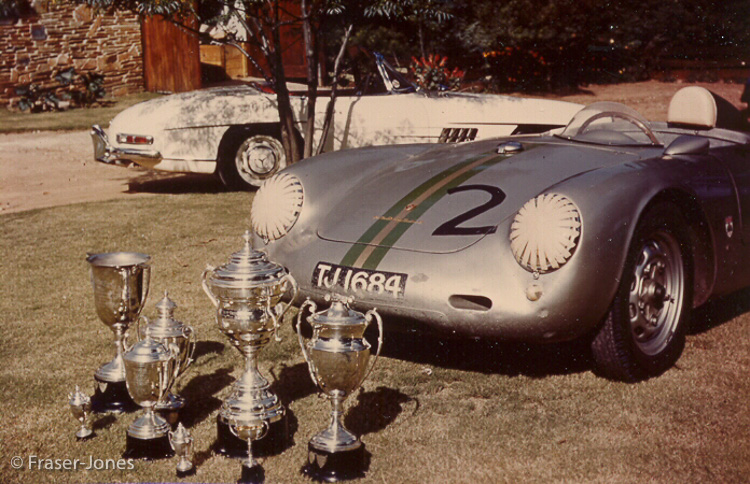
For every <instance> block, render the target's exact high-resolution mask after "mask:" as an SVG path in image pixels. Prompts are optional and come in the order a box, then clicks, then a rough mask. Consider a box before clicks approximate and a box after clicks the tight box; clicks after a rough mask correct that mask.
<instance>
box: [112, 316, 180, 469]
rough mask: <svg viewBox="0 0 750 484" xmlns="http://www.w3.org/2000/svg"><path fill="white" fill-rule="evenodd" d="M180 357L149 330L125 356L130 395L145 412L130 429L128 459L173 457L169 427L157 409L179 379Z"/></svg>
mask: <svg viewBox="0 0 750 484" xmlns="http://www.w3.org/2000/svg"><path fill="white" fill-rule="evenodd" d="M178 357H179V348H178V347H177V346H176V345H174V344H171V345H169V346H166V345H164V344H162V343H160V342H158V341H156V340H155V339H153V338H151V336H150V335H149V331H148V330H147V331H146V336H145V338H144V339H142V340H141V341H139V342H138V343H136V344H134V345H133V347H132V348H131V349H130V350H129V351H128V352H127V353H125V355H124V356H123V361H124V363H125V381H126V383H127V388H128V393H130V396H131V397H132V399H133V401H134V402H135V403H137V404H138V405H140V406H141V407H143V409H144V413H143V415H142V416H141V417H139V418H138V419H136V420H135V422H133V423H132V424H130V426H129V427H128V431H127V436H128V440H127V449H126V451H125V457H129V458H136V459H139V458H144V459H159V458H164V457H171V456H172V455H173V451H172V448H171V446H170V445H169V438H168V436H167V432H168V431H169V429H170V426H169V423H168V422H167V421H166V420H164V419H163V418H162V417H161V416H159V415H158V414H157V413H156V412H154V407H155V406H156V404H157V403H158V402H160V401H161V400H163V399H164V397H165V395H166V394H167V392H168V391H169V389H170V388H171V386H172V384H173V383H174V381H175V379H176V378H177V371H178V370H179V365H178V361H177V358H178Z"/></svg>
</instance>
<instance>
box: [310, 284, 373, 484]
mask: <svg viewBox="0 0 750 484" xmlns="http://www.w3.org/2000/svg"><path fill="white" fill-rule="evenodd" d="M326 300H327V301H331V306H330V308H328V309H327V310H326V311H321V312H318V313H316V312H315V310H316V309H317V305H316V304H315V303H314V302H312V301H311V300H310V299H307V300H306V301H305V302H304V303H303V304H302V306H300V310H299V313H298V315H297V326H296V329H297V336H298V338H299V344H300V347H301V348H302V354H303V356H304V357H305V361H306V362H307V365H308V369H309V370H310V377H311V378H312V380H313V382H314V383H315V384H316V385H317V386H318V387H319V388H320V389H321V391H322V392H323V394H325V395H326V396H327V397H328V399H329V400H330V401H331V407H332V408H331V421H330V424H329V426H328V428H326V429H324V430H323V431H321V432H319V433H318V434H316V435H315V436H313V438H312V439H310V442H309V443H308V463H307V465H305V467H303V472H304V473H305V474H308V475H309V476H311V477H313V478H314V479H318V480H324V481H327V482H335V481H339V480H344V479H353V478H356V477H361V476H362V475H363V474H364V466H365V453H364V444H363V443H362V441H361V440H360V439H359V438H358V437H357V436H356V435H354V434H353V433H352V432H350V431H349V430H347V429H346V427H344V424H343V422H342V421H341V418H342V416H343V414H344V401H345V400H346V398H347V397H348V396H349V395H350V394H351V393H353V392H354V391H355V390H356V389H357V388H359V387H360V386H361V385H362V383H363V382H364V381H365V380H366V379H367V377H368V376H369V374H370V372H371V371H372V369H373V368H374V366H375V362H376V361H377V358H378V357H379V356H380V350H381V348H382V347H383V320H382V319H381V317H380V315H379V314H378V313H377V310H375V309H372V310H370V311H368V312H367V313H365V314H362V313H360V312H357V311H353V310H352V309H350V308H349V304H351V302H352V301H353V299H352V298H346V297H343V296H339V295H336V294H330V295H327V296H326ZM308 308H309V310H310V312H311V313H312V314H311V315H310V316H308V317H307V322H308V323H309V324H310V325H311V326H312V330H313V331H312V338H310V340H309V341H308V342H307V343H306V342H305V339H304V337H303V336H302V330H301V327H300V326H301V324H302V315H303V313H304V312H305V310H306V309H308ZM373 319H374V320H376V321H377V323H378V331H379V337H378V349H377V353H376V354H375V359H374V360H373V362H372V364H371V365H370V367H369V370H368V362H369V360H370V348H371V346H370V343H368V342H367V340H365V339H364V333H365V330H366V329H367V327H368V326H369V324H370V323H371V322H372V321H373Z"/></svg>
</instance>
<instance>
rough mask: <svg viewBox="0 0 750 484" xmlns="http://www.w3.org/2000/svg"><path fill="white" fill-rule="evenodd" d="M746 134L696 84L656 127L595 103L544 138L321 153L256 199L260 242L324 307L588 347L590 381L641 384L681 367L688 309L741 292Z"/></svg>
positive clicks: (734, 116) (746, 231) (749, 209)
mask: <svg viewBox="0 0 750 484" xmlns="http://www.w3.org/2000/svg"><path fill="white" fill-rule="evenodd" d="M743 123H744V120H743V119H742V118H741V116H740V114H739V112H738V111H737V110H736V109H735V108H734V107H732V106H731V105H730V104H729V103H728V102H726V101H725V100H723V99H721V98H718V97H716V96H714V95H713V94H712V93H710V92H709V91H707V90H706V89H703V88H700V87H696V86H691V87H686V88H684V89H682V90H680V91H678V92H677V93H676V94H675V95H674V96H673V98H672V100H671V102H670V105H669V112H668V121H667V122H665V123H664V122H654V123H651V122H649V121H647V120H646V119H644V118H643V117H642V116H641V115H640V114H639V113H637V112H636V111H634V110H632V109H630V108H628V107H626V106H624V105H621V104H618V103H611V102H603V103H595V104H592V105H590V106H588V107H586V108H584V109H582V110H580V111H579V112H578V113H577V114H576V115H575V116H574V117H573V118H572V119H571V121H570V123H569V124H568V125H567V126H566V127H565V128H564V129H558V130H555V131H551V132H549V133H544V134H537V135H520V136H512V137H506V138H499V139H489V140H483V141H475V142H472V143H461V144H453V145H442V146H438V147H435V146H429V145H424V144H412V145H403V146H388V147H377V148H376V147H371V148H361V149H358V150H349V151H342V152H337V153H330V154H325V155H322V156H319V157H313V158H311V159H308V160H305V161H303V162H301V163H299V164H296V165H294V166H292V167H290V168H287V169H286V170H284V171H282V172H281V173H279V174H277V175H276V176H274V177H272V178H270V179H269V180H267V181H266V182H265V183H264V185H263V186H262V187H261V188H260V190H259V191H258V192H257V194H256V195H255V198H254V200H253V204H252V209H251V218H252V226H253V229H254V232H255V234H256V235H255V239H256V240H255V243H256V244H257V245H258V246H265V250H267V252H268V253H269V257H270V258H272V259H273V260H276V261H278V262H280V263H282V264H283V265H284V266H286V267H287V268H288V269H289V270H290V271H291V272H292V274H294V276H295V277H296V278H297V280H298V281H299V283H300V288H301V292H302V293H303V295H305V296H307V297H309V298H312V299H314V300H318V301H319V302H321V300H322V299H323V297H324V296H325V295H326V294H327V293H330V292H335V293H341V294H348V295H351V296H352V297H353V298H354V299H355V307H356V306H357V305H358V306H359V307H361V308H371V307H377V308H378V310H379V311H380V312H381V313H382V314H384V315H390V316H401V317H394V318H392V321H395V322H398V323H392V324H406V323H405V322H409V321H411V322H419V323H421V325H422V326H423V327H425V328H426V329H430V330H437V331H444V332H447V333H456V334H465V335H471V336H474V337H492V338H497V339H501V340H517V341H527V342H546V341H549V342H553V341H563V340H572V339H575V338H580V337H586V338H589V340H590V341H591V348H592V352H593V360H594V362H595V366H596V368H597V369H598V371H599V373H600V374H602V375H605V376H607V377H610V378H613V379H619V380H624V381H637V380H641V379H645V378H649V377H652V376H655V375H658V374H661V373H662V372H664V371H666V370H667V369H668V368H670V367H671V366H672V365H673V364H674V363H675V361H676V360H677V359H678V358H679V356H680V354H681V352H682V350H683V347H684V344H685V338H686V331H687V328H688V319H689V317H690V314H691V310H692V309H693V308H694V307H696V306H698V305H701V304H702V303H704V302H705V301H707V300H708V299H709V298H710V297H712V296H716V295H720V294H724V293H728V292H730V291H735V290H737V289H739V288H743V287H745V286H748V285H750V133H748V132H747V131H744V130H746V129H747V126H746V125H745V124H743ZM385 319H386V326H387V325H388V320H389V319H388V318H387V317H386V318H385ZM402 321H403V322H404V323H402ZM392 329H393V328H392Z"/></svg>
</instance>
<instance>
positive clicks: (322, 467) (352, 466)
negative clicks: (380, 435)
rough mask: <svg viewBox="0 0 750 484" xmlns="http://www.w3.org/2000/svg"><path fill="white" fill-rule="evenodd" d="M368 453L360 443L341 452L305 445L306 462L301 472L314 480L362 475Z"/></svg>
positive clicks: (346, 479) (329, 479)
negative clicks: (354, 447)
mask: <svg viewBox="0 0 750 484" xmlns="http://www.w3.org/2000/svg"><path fill="white" fill-rule="evenodd" d="M368 457H369V453H367V452H365V445H364V444H362V445H360V446H359V447H357V448H356V449H352V450H345V451H341V452H326V451H324V450H320V449H316V448H315V447H313V446H312V445H310V444H308V445H307V464H305V465H304V466H303V467H302V474H304V475H306V476H308V477H309V478H311V479H312V480H313V481H316V482H339V481H348V480H350V479H359V478H361V477H364V475H365V471H367V468H368V465H369V462H368V460H369V459H368Z"/></svg>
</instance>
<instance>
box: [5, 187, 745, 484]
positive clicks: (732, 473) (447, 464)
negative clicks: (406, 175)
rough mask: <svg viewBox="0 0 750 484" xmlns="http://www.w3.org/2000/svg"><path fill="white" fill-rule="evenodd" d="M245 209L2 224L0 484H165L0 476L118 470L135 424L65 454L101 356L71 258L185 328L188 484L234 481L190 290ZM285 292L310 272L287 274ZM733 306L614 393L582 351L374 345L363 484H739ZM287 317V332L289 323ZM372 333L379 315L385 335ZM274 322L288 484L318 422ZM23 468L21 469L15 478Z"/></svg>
mask: <svg viewBox="0 0 750 484" xmlns="http://www.w3.org/2000/svg"><path fill="white" fill-rule="evenodd" d="M251 199H252V195H251V194H246V193H219V194H189V195H170V196H159V197H143V198H137V199H130V200H118V201H112V202H104V203H93V204H78V205H70V206H66V207H59V208H54V209H46V210H36V211H30V212H24V213H20V214H7V215H2V216H0V230H1V231H2V234H3V235H2V244H0V257H2V260H3V264H2V266H0V278H1V279H2V281H3V282H2V284H1V285H0V385H2V388H3V390H4V391H3V397H2V400H1V402H2V403H0V409H1V412H2V416H3V425H2V426H0V459H2V465H0V482H23V483H46V482H49V483H51V482H174V481H178V479H177V478H176V477H175V474H174V465H175V463H176V462H175V461H174V460H166V461H155V462H140V461H139V462H136V463H135V468H134V469H133V470H122V471H117V470H108V471H82V470H79V471H64V470H60V471H51V470H29V469H28V467H26V468H25V469H24V470H14V469H12V468H11V467H10V459H11V457H12V456H21V457H23V458H24V459H28V458H29V456H31V455H35V456H37V457H38V458H45V459H76V458H77V459H81V460H85V461H88V458H89V456H93V458H100V459H117V458H119V457H120V455H121V453H122V452H123V451H124V448H125V431H126V428H127V426H128V425H129V424H130V423H131V422H132V421H133V420H134V419H135V415H133V414H129V415H123V416H119V417H117V418H113V417H103V418H100V419H99V420H98V421H97V422H96V423H95V429H96V437H95V438H94V439H92V440H89V441H86V442H76V441H75V438H74V432H75V431H76V428H77V425H76V422H74V421H73V419H72V417H71V415H70V412H69V409H68V405H67V394H68V393H69V392H70V391H72V390H73V388H74V386H75V385H80V386H81V387H82V388H83V389H84V390H85V391H87V393H89V394H91V393H92V391H93V372H94V371H95V370H96V368H97V367H98V366H99V365H100V364H101V363H103V362H105V361H106V360H108V359H110V358H111V356H112V355H111V352H112V347H111V332H110V331H109V329H107V328H106V327H105V326H104V325H103V324H102V323H101V322H100V321H99V320H98V318H97V317H96V313H95V309H94V304H93V295H92V289H91V286H90V282H89V275H88V267H87V264H86V262H85V260H84V259H85V255H86V253H87V252H104V251H114V250H132V251H139V252H145V253H148V254H150V255H151V256H152V258H153V275H152V284H151V296H150V298H149V301H148V303H147V305H146V309H145V311H144V314H145V315H146V316H148V317H152V316H153V315H154V314H155V312H156V311H155V308H154V304H155V303H156V302H157V301H158V300H159V299H160V297H161V294H162V293H163V291H164V290H165V289H168V290H169V294H170V297H171V298H172V299H173V300H174V301H175V302H176V303H177V305H178V308H177V311H176V314H175V316H176V317H177V318H178V319H180V320H181V321H183V322H185V323H187V324H190V325H193V326H194V327H195V329H196V331H197V334H198V340H199V345H198V355H199V356H198V358H197V361H196V362H195V363H194V364H193V366H192V367H191V368H190V369H189V370H188V371H187V373H186V374H185V375H183V377H182V379H181V381H180V382H179V383H178V385H177V390H178V392H180V393H181V394H183V395H184V396H185V397H187V398H188V401H189V406H188V407H187V408H186V409H185V410H184V413H183V415H182V420H183V422H185V424H186V425H187V427H188V428H189V430H190V431H191V432H192V434H193V436H194V438H195V441H196V444H195V456H196V463H197V475H196V476H194V477H189V478H185V479H179V481H183V482H236V481H237V479H238V478H239V475H240V464H239V462H238V461H235V460H231V459H225V458H222V457H219V456H216V455H213V454H212V453H211V451H210V448H211V445H212V444H213V442H214V439H215V415H216V412H217V411H218V408H219V405H220V402H221V400H222V399H223V398H225V397H226V396H227V394H228V392H229V384H230V382H231V381H232V380H233V379H234V378H236V377H237V376H238V375H239V374H240V365H241V361H240V357H239V354H238V353H237V352H236V351H234V350H233V349H232V348H231V347H230V345H229V344H228V342H227V340H226V338H225V337H224V336H223V335H222V334H221V333H220V332H219V330H218V329H217V328H216V327H215V321H214V308H213V306H212V305H211V303H210V301H209V300H208V298H207V297H206V296H205V295H204V294H203V292H202V290H201V287H200V275H201V272H202V271H203V269H204V267H205V265H206V263H210V264H213V265H221V264H224V263H225V262H227V260H228V258H229V256H230V255H231V254H232V253H233V252H235V251H236V250H239V248H240V247H241V243H242V241H241V237H240V236H241V234H242V232H243V231H244V229H245V228H246V227H247V226H248V223H249V213H250V210H249V209H250V203H251ZM295 276H296V277H297V278H304V277H309V275H306V274H296V275H295ZM749 295H750V293H748V292H745V293H742V294H739V295H735V296H732V297H730V298H728V299H725V300H723V301H721V302H719V303H717V304H714V305H712V306H709V308H707V309H703V310H701V311H699V312H698V313H697V319H698V322H699V328H700V329H699V330H698V331H697V332H695V333H694V334H692V335H691V336H689V339H688V344H687V348H686V352H685V354H684V356H683V357H682V359H681V360H680V361H679V362H678V367H677V368H674V369H672V370H670V371H669V372H667V373H666V374H665V375H663V376H661V377H659V378H655V379H653V380H649V381H646V382H643V383H639V384H635V385H628V384H621V383H615V382H611V381H607V380H604V379H602V378H600V377H597V376H595V375H594V374H593V373H592V371H591V367H590V362H589V360H588V358H587V356H586V354H585V351H584V350H583V349H582V347H581V346H580V345H558V346H549V347H530V346H525V345H507V344H505V345H503V344H493V343H489V342H465V341H464V342H449V341H440V340H436V339H433V338H428V337H422V336H420V337H412V338H409V339H407V338H404V337H400V336H398V335H395V334H391V333H388V334H387V335H386V342H385V345H384V351H385V353H386V355H385V356H384V357H382V358H381V360H380V361H379V362H378V364H377V366H376V368H375V370H374V371H373V373H372V375H371V377H370V379H369V380H368V381H366V382H365V384H364V387H363V390H362V391H361V392H359V393H357V394H355V395H352V396H351V397H350V399H349V400H348V401H347V407H348V413H347V416H346V419H345V422H346V425H347V426H348V427H349V428H350V429H351V430H353V431H355V432H356V433H358V434H359V435H361V436H362V440H363V441H364V442H365V444H366V446H367V450H368V451H369V452H370V453H371V454H372V457H371V463H370V468H369V471H368V474H367V477H366V478H365V479H362V480H361V481H359V482H363V483H370V482H373V483H375V482H377V483H382V482H388V483H433V482H438V483H485V482H487V483H489V482H510V483H517V482H544V483H546V482H601V483H604V482H606V483H610V482H615V483H618V482H621V483H634V482H674V483H680V484H682V483H691V482H694V483H698V482H721V483H730V482H747V478H748V476H750V444H749V443H748V435H750V411H748V404H747V399H748V396H750V379H748V377H747V375H748V370H750V313H748V309H749V308H750V304H748V296H749ZM288 319H289V318H288ZM389 322H391V323H392V322H393V321H389V320H387V319H386V324H388V323H389ZM289 323H290V321H289V320H287V321H286V322H285V324H284V326H283V329H282V332H281V333H282V336H283V338H284V340H283V341H282V342H281V343H271V344H270V345H269V347H268V348H266V349H265V350H264V351H263V352H262V353H261V369H262V371H263V373H264V374H265V375H266V376H268V377H269V378H270V379H271V380H272V381H273V382H274V388H275V390H276V391H277V393H278V394H279V395H280V397H281V399H282V401H283V402H284V404H285V405H286V406H287V408H288V409H289V412H290V414H291V415H292V416H293V417H294V420H295V422H296V425H294V426H292V428H293V430H294V433H293V436H292V438H293V442H294V443H293V445H291V446H290V447H289V448H288V449H286V450H285V451H284V452H283V453H281V454H280V455H276V456H272V457H268V458H265V459H264V460H263V467H264V469H265V473H266V482H269V483H294V482H306V481H305V479H303V478H302V477H301V476H300V474H299V469H300V467H301V466H302V464H303V463H304V461H305V458H306V444H307V441H308V439H309V438H310V437H311V436H312V435H314V434H315V433H316V432H317V431H319V430H321V429H322V428H323V427H324V426H325V425H326V424H327V420H328V411H329V407H328V404H327V402H325V401H324V400H321V399H319V398H318V397H317V396H316V393H315V391H314V388H313V386H312V384H311V382H310V380H309V376H308V374H307V370H306V367H305V363H304V360H303V358H302V355H301V353H300V351H299V348H298V346H297V342H296V339H295V337H294V334H293V332H292V329H291V325H290V324H289ZM27 465H28V464H26V466H27Z"/></svg>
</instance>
